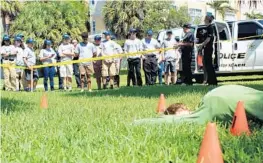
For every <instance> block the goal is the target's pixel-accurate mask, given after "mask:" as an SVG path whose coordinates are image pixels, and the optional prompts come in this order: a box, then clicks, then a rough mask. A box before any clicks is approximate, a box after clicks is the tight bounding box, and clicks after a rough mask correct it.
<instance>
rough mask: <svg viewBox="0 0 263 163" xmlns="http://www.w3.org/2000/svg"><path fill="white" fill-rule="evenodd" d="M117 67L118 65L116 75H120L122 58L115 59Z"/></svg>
mask: <svg viewBox="0 0 263 163" xmlns="http://www.w3.org/2000/svg"><path fill="white" fill-rule="evenodd" d="M114 62H115V67H116V75H119V74H120V64H121V62H120V60H115V61H114Z"/></svg>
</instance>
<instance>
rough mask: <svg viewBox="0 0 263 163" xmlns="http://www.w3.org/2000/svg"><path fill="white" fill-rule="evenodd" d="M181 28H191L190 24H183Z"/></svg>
mask: <svg viewBox="0 0 263 163" xmlns="http://www.w3.org/2000/svg"><path fill="white" fill-rule="evenodd" d="M183 28H191V24H184V25H183Z"/></svg>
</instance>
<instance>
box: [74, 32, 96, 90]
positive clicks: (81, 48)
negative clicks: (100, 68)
mask: <svg viewBox="0 0 263 163" xmlns="http://www.w3.org/2000/svg"><path fill="white" fill-rule="evenodd" d="M81 37H82V40H83V41H82V42H80V43H79V44H78V45H77V47H76V52H75V53H76V54H77V55H78V56H79V60H82V59H89V58H93V57H95V56H96V54H97V48H96V47H95V45H94V44H93V43H91V42H89V41H88V38H89V35H88V33H87V32H83V33H82V34H81ZM79 72H80V79H81V91H82V92H83V91H84V82H85V77H86V78H87V82H88V91H90V92H91V76H92V74H93V73H94V70H93V63H92V61H86V62H81V63H80V64H79Z"/></svg>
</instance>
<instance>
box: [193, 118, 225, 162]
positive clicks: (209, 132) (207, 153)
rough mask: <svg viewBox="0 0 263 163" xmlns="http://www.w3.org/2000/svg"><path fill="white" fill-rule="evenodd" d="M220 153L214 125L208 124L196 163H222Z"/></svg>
mask: <svg viewBox="0 0 263 163" xmlns="http://www.w3.org/2000/svg"><path fill="white" fill-rule="evenodd" d="M223 162H224V160H223V156H222V151H221V148H220V143H219V139H218V136H217V131H216V124H215V123H210V122H209V123H208V124H207V127H206V130H205V135H204V138H203V141H202V144H201V148H200V151H199V155H198V159H197V163H223Z"/></svg>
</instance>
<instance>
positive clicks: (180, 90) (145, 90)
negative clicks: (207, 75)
mask: <svg viewBox="0 0 263 163" xmlns="http://www.w3.org/2000/svg"><path fill="white" fill-rule="evenodd" d="M239 85H244V86H247V87H251V88H254V89H258V90H262V91H263V87H262V85H261V84H248V83H246V84H239ZM219 86H221V85H219ZM214 88H216V87H214V86H203V85H194V86H181V85H172V86H165V85H163V86H159V85H158V86H157V85H156V86H142V87H125V86H124V87H121V88H119V89H113V90H111V89H106V90H99V91H96V90H95V91H94V92H92V93H81V92H71V93H67V94H65V96H87V97H94V96H96V97H102V96H115V97H119V96H124V97H141V98H156V97H159V96H160V94H161V93H163V94H164V95H165V96H166V97H168V96H170V95H173V96H182V95H185V94H193V93H202V94H206V93H207V92H208V91H210V90H212V89H214Z"/></svg>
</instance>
